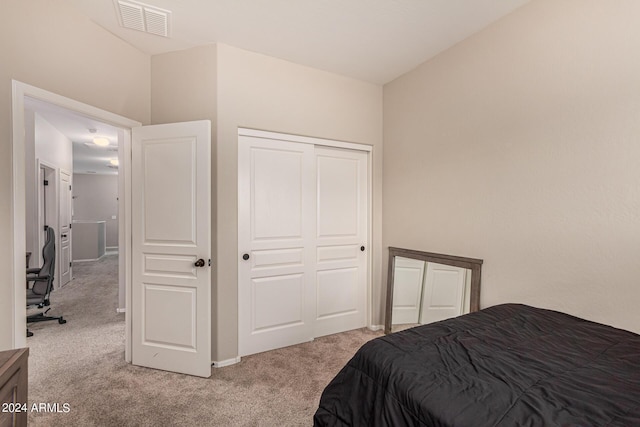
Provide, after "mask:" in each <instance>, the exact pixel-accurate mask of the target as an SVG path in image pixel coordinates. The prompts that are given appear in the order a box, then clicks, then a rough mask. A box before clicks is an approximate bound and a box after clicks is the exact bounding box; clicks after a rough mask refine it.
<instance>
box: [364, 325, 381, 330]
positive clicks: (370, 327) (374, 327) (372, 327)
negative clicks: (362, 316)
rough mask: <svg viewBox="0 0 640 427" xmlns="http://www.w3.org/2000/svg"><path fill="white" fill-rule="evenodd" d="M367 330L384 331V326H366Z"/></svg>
mask: <svg viewBox="0 0 640 427" xmlns="http://www.w3.org/2000/svg"><path fill="white" fill-rule="evenodd" d="M367 328H368V329H369V330H370V331H381V330H383V329H384V325H369V326H367Z"/></svg>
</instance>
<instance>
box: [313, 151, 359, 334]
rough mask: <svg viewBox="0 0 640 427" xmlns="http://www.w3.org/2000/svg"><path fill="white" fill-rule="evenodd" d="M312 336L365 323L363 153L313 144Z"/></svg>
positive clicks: (346, 329)
mask: <svg viewBox="0 0 640 427" xmlns="http://www.w3.org/2000/svg"><path fill="white" fill-rule="evenodd" d="M315 157H316V170H317V174H316V189H317V201H318V202H317V212H316V223H317V235H316V236H317V237H316V257H317V272H316V321H315V336H316V337H320V336H324V335H329V334H334V333H338V332H343V331H348V330H352V329H357V328H361V327H363V326H365V325H366V300H367V298H366V290H367V258H368V257H367V252H366V251H368V250H369V242H368V239H367V235H368V232H367V228H368V221H367V219H368V200H367V199H368V182H367V181H368V170H367V168H368V165H367V154H366V153H365V152H361V151H352V150H343V149H337V148H327V147H316V149H315Z"/></svg>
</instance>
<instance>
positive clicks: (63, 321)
mask: <svg viewBox="0 0 640 427" xmlns="http://www.w3.org/2000/svg"><path fill="white" fill-rule="evenodd" d="M58 323H60V324H61V325H63V324H65V323H67V321H66V320H64V319H62V318H61V319H58Z"/></svg>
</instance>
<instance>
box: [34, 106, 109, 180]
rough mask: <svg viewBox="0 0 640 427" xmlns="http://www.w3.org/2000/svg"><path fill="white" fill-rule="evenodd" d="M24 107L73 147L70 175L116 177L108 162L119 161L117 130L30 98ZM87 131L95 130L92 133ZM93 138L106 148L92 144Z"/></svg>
mask: <svg viewBox="0 0 640 427" xmlns="http://www.w3.org/2000/svg"><path fill="white" fill-rule="evenodd" d="M25 107H26V108H28V109H30V110H32V111H35V112H36V113H37V114H38V115H40V116H41V117H42V118H43V119H44V120H46V121H47V122H49V124H51V125H52V126H53V127H54V128H56V129H57V130H58V131H60V133H62V134H63V135H64V136H66V137H67V138H69V139H70V140H71V142H72V143H73V172H74V173H95V174H98V175H111V174H117V173H118V170H117V169H114V168H112V167H109V160H111V159H114V158H117V157H118V151H117V150H118V129H117V128H115V127H113V126H111V125H107V124H104V123H101V122H98V121H96V120H94V119H91V118H89V117H85V116H83V115H81V114H78V113H76V112H73V111H70V110H66V109H64V108H61V107H58V106H55V105H51V104H49V103H46V102H44V101H40V100H36V99H33V98H26V99H25ZM90 129H95V130H96V132H95V133H91V132H90ZM94 137H103V138H107V139H108V140H109V146H107V147H99V146H97V145H95V144H93V143H92V141H93V138H94Z"/></svg>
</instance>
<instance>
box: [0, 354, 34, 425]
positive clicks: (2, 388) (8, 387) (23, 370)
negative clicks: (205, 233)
mask: <svg viewBox="0 0 640 427" xmlns="http://www.w3.org/2000/svg"><path fill="white" fill-rule="evenodd" d="M28 357H29V349H28V348H21V349H18V350H8V351H0V405H1V406H0V427H7V426H26V425H27V411H28V409H29V408H28V402H27V382H28V371H27V369H28V368H27V358H28Z"/></svg>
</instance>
